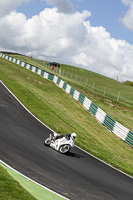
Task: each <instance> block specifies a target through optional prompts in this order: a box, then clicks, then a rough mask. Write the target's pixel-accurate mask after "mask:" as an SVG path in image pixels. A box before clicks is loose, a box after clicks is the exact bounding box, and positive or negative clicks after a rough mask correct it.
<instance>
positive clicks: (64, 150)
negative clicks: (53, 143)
mask: <svg viewBox="0 0 133 200" xmlns="http://www.w3.org/2000/svg"><path fill="white" fill-rule="evenodd" d="M69 150H70V145H69V144H64V145H62V146H60V148H59V152H60V153H67V152H68V151H69Z"/></svg>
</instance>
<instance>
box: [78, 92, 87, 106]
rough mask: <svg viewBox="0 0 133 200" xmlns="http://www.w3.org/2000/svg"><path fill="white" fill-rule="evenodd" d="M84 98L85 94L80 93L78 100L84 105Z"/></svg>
mask: <svg viewBox="0 0 133 200" xmlns="http://www.w3.org/2000/svg"><path fill="white" fill-rule="evenodd" d="M84 99H85V96H84V95H83V94H80V95H79V99H78V102H79V103H81V104H82V105H83V102H84Z"/></svg>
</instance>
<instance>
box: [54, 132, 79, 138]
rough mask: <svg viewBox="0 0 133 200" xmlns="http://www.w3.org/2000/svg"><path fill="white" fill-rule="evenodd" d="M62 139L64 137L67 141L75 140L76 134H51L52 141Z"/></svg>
mask: <svg viewBox="0 0 133 200" xmlns="http://www.w3.org/2000/svg"><path fill="white" fill-rule="evenodd" d="M63 137H65V138H66V139H67V140H69V139H70V138H72V139H75V138H76V137H77V134H76V133H72V134H65V135H61V134H58V133H56V132H54V133H53V139H55V140H56V139H60V138H63Z"/></svg>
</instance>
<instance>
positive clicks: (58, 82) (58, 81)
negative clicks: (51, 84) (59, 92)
mask: <svg viewBox="0 0 133 200" xmlns="http://www.w3.org/2000/svg"><path fill="white" fill-rule="evenodd" d="M60 81H61V79H60V78H59V77H58V79H57V83H56V84H57V85H59V84H60Z"/></svg>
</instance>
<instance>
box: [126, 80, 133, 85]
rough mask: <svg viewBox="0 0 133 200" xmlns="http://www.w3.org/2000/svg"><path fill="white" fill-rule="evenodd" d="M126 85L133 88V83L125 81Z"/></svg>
mask: <svg viewBox="0 0 133 200" xmlns="http://www.w3.org/2000/svg"><path fill="white" fill-rule="evenodd" d="M124 84H126V85H130V86H133V82H132V81H125V82H124Z"/></svg>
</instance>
